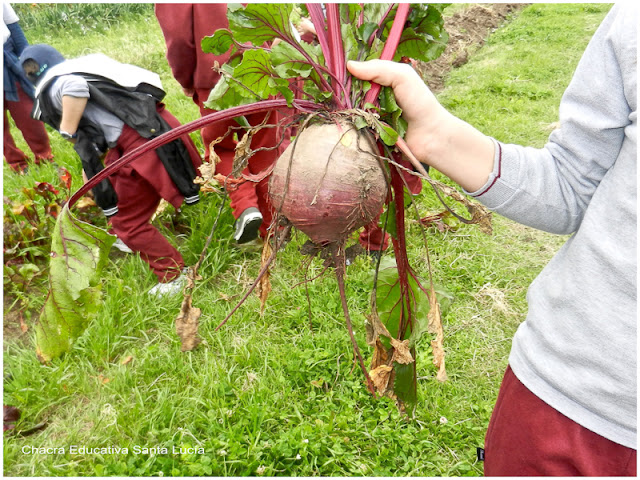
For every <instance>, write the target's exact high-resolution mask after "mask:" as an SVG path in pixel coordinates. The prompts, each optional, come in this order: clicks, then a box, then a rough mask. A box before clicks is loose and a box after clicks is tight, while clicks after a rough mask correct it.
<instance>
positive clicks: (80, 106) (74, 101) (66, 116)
mask: <svg viewBox="0 0 640 480" xmlns="http://www.w3.org/2000/svg"><path fill="white" fill-rule="evenodd" d="M87 100H88V99H87V98H85V97H72V96H70V95H64V96H63V97H62V119H61V120H60V130H61V131H63V132H68V133H71V134H73V133H76V132H77V130H78V125H80V119H81V118H82V114H83V113H84V109H85V107H86V106H87Z"/></svg>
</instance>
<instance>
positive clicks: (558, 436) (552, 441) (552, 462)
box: [484, 367, 636, 477]
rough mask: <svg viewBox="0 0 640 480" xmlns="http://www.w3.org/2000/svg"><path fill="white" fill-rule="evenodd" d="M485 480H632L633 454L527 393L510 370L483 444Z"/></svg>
mask: <svg viewBox="0 0 640 480" xmlns="http://www.w3.org/2000/svg"><path fill="white" fill-rule="evenodd" d="M484 473H485V475H486V476H603V477H604V476H636V451H635V450H633V449H631V448H627V447H624V446H622V445H619V444H617V443H614V442H612V441H610V440H607V439H606V438H604V437H601V436H600V435H598V434H596V433H593V432H592V431H590V430H587V429H586V428H584V427H582V426H580V425H578V424H577V423H575V422H574V421H572V420H570V419H569V418H567V417H565V416H564V415H562V414H561V413H560V412H558V411H557V410H555V409H554V408H552V407H550V406H549V405H547V404H546V403H545V402H543V401H542V400H540V399H539V398H538V397H536V396H535V395H534V394H533V393H531V392H530V391H529V390H528V389H527V388H526V387H525V386H524V385H523V384H522V383H521V382H520V380H518V379H517V377H516V376H515V375H514V373H513V372H512V371H511V368H510V367H508V368H507V372H506V373H505V375H504V379H503V380H502V385H501V386H500V393H499V394H498V400H497V402H496V406H495V409H494V410H493V414H492V416H491V421H490V422H489V428H488V430H487V435H486V438H485V461H484Z"/></svg>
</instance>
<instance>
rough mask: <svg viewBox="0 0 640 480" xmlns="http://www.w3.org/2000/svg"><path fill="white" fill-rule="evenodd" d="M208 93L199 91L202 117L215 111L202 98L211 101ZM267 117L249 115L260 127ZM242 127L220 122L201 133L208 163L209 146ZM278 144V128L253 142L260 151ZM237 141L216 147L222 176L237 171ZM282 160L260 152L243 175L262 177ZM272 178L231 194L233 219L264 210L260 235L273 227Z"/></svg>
mask: <svg viewBox="0 0 640 480" xmlns="http://www.w3.org/2000/svg"><path fill="white" fill-rule="evenodd" d="M207 98H208V92H206V91H202V90H198V91H197V92H196V96H195V98H194V100H195V101H196V103H198V102H200V103H198V105H199V107H200V114H201V115H202V116H205V115H209V114H211V113H213V112H214V110H210V109H208V108H206V107H204V106H203V105H202V102H201V101H200V100H199V99H205V100H206V99H207ZM276 116H277V112H275V111H273V112H271V114H270V116H269V122H268V123H270V124H273V123H275V122H277V118H276ZM264 117H265V114H263V113H259V114H254V115H249V116H247V121H248V122H249V124H251V125H259V124H260V123H261V122H262V121H263V120H264ZM237 125H238V124H237V123H236V122H235V121H233V120H229V121H226V122H216V123H215V124H212V125H208V126H206V127H204V128H203V129H202V130H201V132H200V133H201V135H202V140H203V143H204V147H205V161H209V145H210V144H211V143H212V142H213V141H215V140H217V139H218V138H220V137H222V136H223V135H225V133H226V132H227V129H228V128H229V127H230V126H237ZM238 135H239V136H242V135H244V131H243V130H240V131H238ZM277 142H278V135H277V132H276V129H275V128H263V129H262V130H260V131H259V132H257V133H256V134H255V135H254V136H253V139H252V140H251V149H252V150H258V149H259V148H270V147H274V146H275V145H276V144H277ZM236 144H237V142H236V141H235V140H234V139H233V135H229V136H227V137H226V138H225V139H224V140H222V141H220V142H219V143H217V144H216V146H215V150H216V154H217V155H218V156H219V157H220V163H219V164H218V165H217V166H216V173H219V174H221V175H225V176H226V175H229V174H230V173H231V170H232V169H233V158H234V155H235V148H236ZM277 159H278V150H276V149H273V150H263V151H259V152H256V153H255V154H254V155H253V156H252V157H251V158H250V159H249V165H248V166H247V168H245V170H243V172H242V173H244V174H253V175H258V174H260V173H262V172H264V171H265V170H267V169H268V168H269V167H270V166H271V165H273V164H274V163H275V161H276V160H277ZM268 189H269V177H267V178H265V179H263V180H261V181H260V182H257V183H254V182H245V183H242V184H240V185H239V186H238V188H237V189H236V190H234V191H230V192H229V200H230V204H231V210H232V212H233V216H234V217H235V218H238V217H239V216H240V215H241V214H242V212H244V211H245V210H246V209H247V208H249V207H254V208H257V209H258V210H260V213H261V214H262V225H261V226H260V236H261V237H263V238H264V237H265V236H266V233H267V228H269V226H270V225H271V222H272V220H273V213H274V211H273V207H272V206H271V201H270V200H269V193H268Z"/></svg>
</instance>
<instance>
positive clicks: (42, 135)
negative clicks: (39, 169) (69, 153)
mask: <svg viewBox="0 0 640 480" xmlns="http://www.w3.org/2000/svg"><path fill="white" fill-rule="evenodd" d="M18 98H19V100H18V101H17V102H8V101H7V98H6V97H4V112H3V113H4V118H3V122H4V123H3V127H2V129H3V138H2V147H3V153H4V158H6V159H7V163H8V164H9V166H10V167H11V168H12V169H13V170H16V171H18V170H23V169H24V168H25V167H26V166H27V160H28V158H29V157H28V156H27V155H26V154H25V153H24V152H23V151H22V150H20V149H19V148H18V147H17V146H16V143H15V141H14V140H13V137H12V136H11V129H10V127H9V118H8V117H7V112H9V113H10V114H11V118H12V119H13V121H14V122H15V124H16V127H18V129H19V130H20V131H21V132H22V136H23V137H24V140H25V142H27V145H28V146H29V148H30V149H31V151H32V152H33V154H34V156H35V160H36V163H39V162H40V160H51V159H53V153H52V152H51V146H50V145H49V136H48V135H47V131H46V129H45V128H44V123H42V122H40V121H38V120H34V119H33V118H31V109H32V108H33V100H31V98H30V97H29V95H27V94H26V93H25V92H24V90H23V89H22V87H21V86H20V84H18Z"/></svg>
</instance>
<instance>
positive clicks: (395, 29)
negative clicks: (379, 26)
mask: <svg viewBox="0 0 640 480" xmlns="http://www.w3.org/2000/svg"><path fill="white" fill-rule="evenodd" d="M409 7H410V5H409V4H408V3H399V4H398V8H397V10H396V18H394V19H393V25H392V26H391V31H390V32H389V37H388V38H387V41H386V43H385V44H384V48H383V49H382V55H381V56H380V59H381V60H393V56H394V55H395V54H396V50H397V49H398V45H399V44H400V37H402V30H404V24H405V23H406V21H407V17H408V16H409ZM380 88H381V87H380V84H378V83H373V84H372V85H371V88H370V89H369V91H368V92H367V94H366V95H365V97H364V104H365V105H366V104H367V103H372V104H374V105H377V103H378V94H379V93H380ZM374 102H375V103H374Z"/></svg>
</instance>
